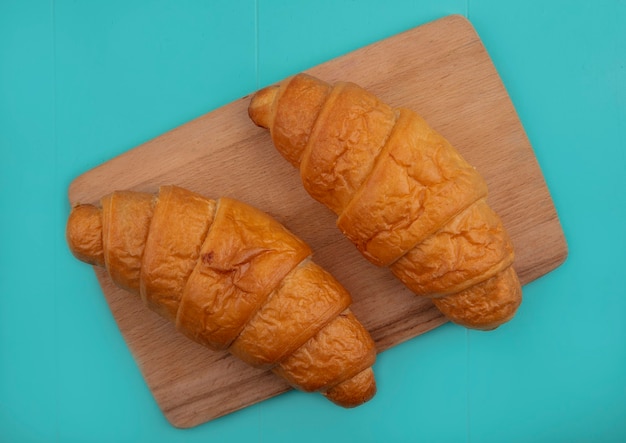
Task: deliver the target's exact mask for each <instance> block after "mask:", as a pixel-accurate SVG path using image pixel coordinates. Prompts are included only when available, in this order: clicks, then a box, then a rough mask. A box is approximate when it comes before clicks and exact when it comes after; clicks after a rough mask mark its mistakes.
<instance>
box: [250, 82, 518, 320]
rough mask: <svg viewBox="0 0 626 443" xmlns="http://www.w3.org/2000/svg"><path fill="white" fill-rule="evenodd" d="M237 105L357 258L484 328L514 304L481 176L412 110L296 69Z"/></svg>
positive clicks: (508, 258) (514, 287)
mask: <svg viewBox="0 0 626 443" xmlns="http://www.w3.org/2000/svg"><path fill="white" fill-rule="evenodd" d="M248 114H249V116H250V118H251V119H252V121H253V122H254V123H255V124H256V125H257V126H260V127H263V128H267V129H269V130H270V134H271V138H272V141H273V144H274V145H275V147H276V149H277V150H278V151H279V152H280V153H281V154H282V156H283V157H285V159H286V160H287V161H289V162H290V163H291V164H292V165H293V166H295V167H297V168H299V169H300V176H301V179H302V183H303V185H304V187H305V189H306V191H307V192H308V193H309V194H310V195H311V196H312V197H313V198H314V199H316V200H318V201H319V202H321V203H323V204H324V205H326V206H327V207H328V208H329V209H330V210H332V211H333V212H334V213H335V214H336V215H337V216H338V218H337V226H338V228H339V229H340V230H341V231H342V232H343V233H344V234H345V235H346V236H347V237H348V238H349V239H350V240H351V241H352V242H353V243H354V244H355V246H356V247H357V248H358V250H359V251H360V252H361V253H362V254H363V255H364V256H365V258H367V259H368V260H369V261H371V262H372V263H374V264H375V265H378V266H384V267H389V268H390V270H391V272H392V273H393V274H394V275H395V276H396V277H397V278H399V279H400V280H401V281H402V282H403V283H404V284H405V285H406V286H407V287H408V288H409V289H411V290H412V291H413V292H414V293H415V294H417V295H423V296H429V297H431V298H432V301H433V303H434V304H435V305H436V306H437V308H439V310H440V311H441V312H442V313H443V314H444V315H445V316H446V317H447V318H448V319H449V320H451V321H453V322H455V323H458V324H460V325H463V326H466V327H468V328H475V329H483V330H489V329H494V328H496V327H498V326H499V325H501V324H502V323H504V322H506V321H508V320H510V319H511V318H512V317H513V316H514V314H515V312H516V310H517V308H518V307H519V305H520V303H521V297H522V291H521V286H520V282H519V280H518V277H517V274H516V272H515V271H514V269H513V267H512V263H513V258H514V251H513V245H512V243H511V240H510V238H509V236H508V234H507V232H506V230H505V229H504V227H503V224H502V221H501V219H500V218H499V217H498V215H497V214H496V213H495V212H494V211H493V210H492V209H491V208H490V207H489V205H488V204H487V202H486V197H487V185H486V183H485V181H484V179H483V178H482V177H481V175H480V174H479V173H478V172H477V171H476V169H475V168H473V167H472V166H470V165H469V164H468V163H467V162H466V161H465V160H464V159H463V158H462V157H461V155H460V154H459V153H458V152H457V151H456V150H455V148H454V147H453V146H452V145H451V144H450V143H449V142H448V141H447V140H446V139H445V138H444V137H443V136H442V135H440V134H439V133H437V132H436V131H435V130H434V129H432V128H431V127H430V126H429V125H428V124H427V123H426V121H425V120H424V119H423V118H422V117H420V116H419V115H418V114H417V113H415V112H413V111H411V110H408V109H403V108H399V109H394V108H392V107H390V106H388V105H387V104H385V103H383V102H382V101H381V100H379V99H378V98H377V97H375V96H374V95H373V94H371V93H369V92H368V91H366V90H365V89H363V88H361V87H359V86H358V85H355V84H353V83H349V82H339V83H337V84H335V85H330V84H328V83H326V82H324V81H322V80H319V79H317V78H315V77H312V76H310V75H307V74H298V75H295V76H293V77H290V78H288V79H286V80H284V81H283V82H281V83H279V84H277V85H272V86H268V87H266V88H264V89H261V90H260V91H258V92H257V93H256V94H254V95H253V97H252V99H251V101H250V104H249V107H248Z"/></svg>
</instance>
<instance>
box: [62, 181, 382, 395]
mask: <svg viewBox="0 0 626 443" xmlns="http://www.w3.org/2000/svg"><path fill="white" fill-rule="evenodd" d="M66 237H67V242H68V245H69V248H70V250H71V251H72V253H73V254H74V256H75V257H76V258H78V259H79V260H81V261H83V262H86V263H90V264H93V265H96V266H101V267H104V268H106V270H107V271H108V274H109V275H110V276H111V278H112V280H113V281H114V282H115V283H116V284H117V285H118V286H119V287H121V288H124V289H126V290H127V291H129V292H131V293H134V294H136V295H139V296H140V297H141V299H142V300H143V302H144V303H145V304H146V305H147V306H148V307H149V308H150V309H152V310H153V311H155V312H156V313H158V314H160V315H161V316H163V317H165V318H166V319H168V320H170V321H172V322H174V323H175V325H176V328H177V330H178V331H180V332H182V333H183V334H185V335H186V336H188V337H189V338H190V339H192V340H194V341H196V342H198V343H201V344H203V345H205V346H207V347H208V348H210V349H214V350H228V351H229V352H230V353H232V354H233V355H235V356H236V357H238V358H240V359H241V360H243V361H245V362H246V363H248V364H250V365H252V366H254V367H259V368H267V369H268V370H269V369H271V370H272V371H273V372H274V373H275V374H277V375H278V376H280V377H283V378H284V379H285V380H286V381H287V382H288V383H289V384H290V385H291V386H292V387H294V388H296V389H300V390H302V391H306V392H321V393H322V394H323V395H324V396H325V397H326V398H328V399H329V400H331V401H332V402H334V403H336V404H338V405H340V406H343V407H354V406H358V405H360V404H362V403H364V402H366V401H368V400H369V399H371V398H372V397H373V396H374V394H375V392H376V382H375V379H374V375H373V371H372V368H371V366H372V365H373V364H374V361H375V358H376V350H375V345H374V342H373V340H372V338H371V336H370V335H369V333H368V332H367V331H366V329H365V328H364V327H363V326H362V325H361V323H360V322H359V321H358V320H357V318H356V317H355V315H354V314H353V313H352V312H351V310H350V308H349V306H350V304H351V297H350V295H349V294H348V292H347V291H346V290H345V289H344V288H343V287H342V286H341V285H340V284H339V282H338V281H337V280H336V279H335V278H333V276H332V275H331V274H330V273H328V272H326V271H325V270H324V269H322V268H321V267H320V266H318V265H316V264H315V263H314V262H313V261H312V260H311V257H310V256H311V250H310V248H309V246H307V244H305V243H304V242H303V241H302V240H300V239H299V238H298V237H296V236H295V235H293V234H292V233H291V232H289V231H288V230H287V229H286V228H285V227H284V226H283V225H281V224H280V223H278V222H277V221H276V220H274V219H273V218H271V217H270V216H269V215H267V214H265V213H263V212H261V211H260V210H258V209H255V208H253V207H251V206H248V205H246V204H244V203H242V202H239V201H237V200H233V199H230V198H220V199H218V200H217V201H215V200H211V199H208V198H205V197H203V196H200V195H198V194H196V193H194V192H191V191H189V190H186V189H183V188H180V187H177V186H162V187H160V188H159V192H158V194H157V195H153V194H148V193H141V192H133V191H117V192H113V193H112V194H109V195H107V196H105V197H104V198H102V199H101V201H100V206H95V205H89V204H79V205H77V206H75V207H73V208H72V210H71V212H70V215H69V218H68V221H67V226H66Z"/></svg>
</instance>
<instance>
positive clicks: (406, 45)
mask: <svg viewBox="0 0 626 443" xmlns="http://www.w3.org/2000/svg"><path fill="white" fill-rule="evenodd" d="M308 72H310V73H311V74H313V75H316V76H318V77H320V78H322V79H325V80H327V81H330V82H333V81H337V80H349V81H353V82H355V83H358V84H360V85H361V86H363V87H365V88H367V89H369V90H370V91H372V92H374V93H375V94H377V95H379V96H380V97H381V98H382V99H383V100H385V101H386V102H388V103H389V104H392V105H396V106H400V105H401V106H404V107H409V108H412V109H413V110H415V111H417V112H418V113H420V114H422V115H423V116H424V117H425V118H426V120H428V121H429V122H430V123H431V124H432V125H433V126H434V127H435V129H437V130H438V131H440V132H441V133H442V134H444V135H445V136H446V137H447V138H448V139H449V140H450V141H451V142H452V144H453V145H454V146H456V148H457V149H458V150H459V151H460V152H461V153H462V154H463V155H464V156H465V158H466V159H467V160H468V161H469V162H470V163H471V164H473V165H474V166H475V167H476V168H477V169H478V170H479V171H480V172H481V173H482V174H483V175H484V176H485V178H486V180H487V182H488V185H489V188H490V197H489V201H490V203H491V205H492V207H494V208H495V209H496V210H497V211H498V212H499V213H500V215H501V217H502V219H503V221H504V224H505V225H506V227H507V229H508V230H509V232H510V234H511V237H512V239H513V242H514V244H515V247H516V261H515V268H516V269H517V271H518V273H519V276H520V279H521V280H522V282H523V283H528V282H530V281H531V280H534V279H536V278H538V277H540V276H542V275H543V274H545V273H547V272H549V271H550V270H552V269H554V268H555V267H557V266H558V265H559V264H561V263H562V262H563V261H564V260H565V257H566V256H567V246H566V243H565V239H564V236H563V232H562V229H561V226H560V223H559V220H558V218H557V214H556V212H555V209H554V205H553V202H552V200H551V197H550V194H549V192H548V189H547V188H546V184H545V182H544V179H543V176H542V173H541V170H540V168H539V165H538V164H537V160H536V158H535V156H534V154H533V151H532V148H531V145H530V143H529V141H528V139H527V137H526V135H525V133H524V130H523V128H522V125H521V123H520V121H519V119H518V116H517V115H516V112H515V109H514V107H513V105H512V103H511V100H510V99H509V96H508V94H507V92H506V90H505V88H504V86H503V84H502V82H501V80H500V78H499V76H498V74H497V72H496V70H495V68H494V66H493V64H492V62H491V60H490V58H489V56H488V54H487V52H486V51H485V48H484V47H483V45H482V43H481V41H480V39H479V37H478V35H477V34H476V32H475V31H474V29H473V27H472V26H471V24H470V23H469V22H468V21H467V20H466V19H465V18H463V17H461V16H449V17H446V18H443V19H440V20H438V21H435V22H432V23H429V24H426V25H423V26H420V27H417V28H415V29H412V30H409V31H407V32H404V33H401V34H399V35H396V36H393V37H391V38H388V39H386V40H383V41H381V42H378V43H375V44H372V45H370V46H367V47H364V48H362V49H359V50H357V51H355V52H352V53H350V54H347V55H344V56H342V57H339V58H337V59H335V60H331V61H329V62H327V63H324V64H322V65H320V66H316V67H314V68H312V69H310V70H309V71H308ZM248 102H249V98H248V97H244V98H242V99H240V100H237V101H235V102H233V103H231V104H229V105H227V106H224V107H222V108H220V109H217V110H216V111H213V112H210V113H208V114H206V115H203V116H201V117H199V118H197V119H195V120H193V121H191V122H189V123H187V124H185V125H182V126H181V127H179V128H177V129H174V130H172V131H170V132H168V133H166V134H163V135H161V136H160V137H157V138H155V139H153V140H152V141H149V142H147V143H145V144H143V145H141V146H139V147H137V148H135V149H132V150H131V151H129V152H126V153H124V154H122V155H120V156H119V157H116V158H114V159H112V160H110V161H108V162H106V163H104V164H102V165H100V166H98V167H96V168H95V169H92V170H90V171H88V172H86V173H85V174H83V175H81V176H79V177H78V178H76V179H75V180H74V181H73V182H72V184H71V186H70V189H69V199H70V202H71V203H72V204H75V203H79V202H80V203H93V202H97V201H98V200H99V198H100V197H101V196H103V195H105V194H107V193H109V192H111V191H113V190H118V189H133V190H141V191H149V192H154V191H156V190H157V188H158V186H159V185H161V184H177V185H180V186H183V187H186V188H188V189H191V190H193V191H196V192H199V193H201V194H203V195H205V196H207V197H211V198H217V197H220V196H230V197H233V198H237V199H240V200H242V201H244V202H247V203H249V204H252V205H254V206H256V207H258V208H260V209H262V210H264V211H266V212H268V213H269V214H271V215H272V216H274V217H275V218H276V219H278V220H279V221H280V222H282V223H283V224H284V225H285V226H287V227H288V228H289V229H290V230H291V231H292V232H294V233H295V234H296V235H298V236H300V237H301V238H302V239H304V240H305V241H306V242H308V243H309V244H310V245H311V246H312V248H313V250H314V251H315V255H314V257H315V260H316V261H317V262H318V263H319V264H320V265H322V266H324V267H325V268H326V269H328V270H329V271H331V272H332V273H333V274H334V275H335V276H336V277H337V278H338V279H339V281H341V282H342V283H343V284H344V286H345V287H346V288H347V289H348V290H349V291H350V292H351V293H352V296H353V299H354V304H353V311H354V312H355V313H356V315H357V316H358V317H359V318H360V320H361V321H362V322H363V324H364V325H365V326H366V327H367V328H368V329H369V330H370V331H371V333H372V336H373V337H374V339H375V341H376V343H377V345H378V348H379V350H380V351H384V350H385V349H388V348H390V347H392V346H394V345H397V344H399V343H401V342H403V341H405V340H408V339H410V338H413V337H416V336H417V335H419V334H422V333H424V332H426V331H428V330H431V329H433V328H435V327H437V326H439V325H441V324H443V323H444V322H445V320H444V318H442V316H441V315H440V314H439V312H438V311H437V310H436V309H435V308H434V307H433V305H432V304H431V303H430V302H429V301H428V300H426V299H420V298H418V297H416V296H414V295H412V294H411V293H410V292H409V291H408V290H407V289H406V288H404V287H403V285H402V284H401V283H399V281H397V280H396V279H395V278H394V277H393V276H392V275H391V273H390V272H388V271H387V270H386V269H378V268H375V267H374V266H373V265H371V264H370V263H368V262H367V261H366V260H365V259H363V258H362V257H361V256H360V254H359V253H358V252H357V251H356V250H355V248H354V247H353V246H352V245H351V244H350V243H349V242H348V241H347V240H346V239H345V238H344V237H343V236H342V235H341V234H340V233H339V231H338V230H337V229H336V228H335V217H334V215H333V214H332V213H331V212H330V211H329V210H327V209H326V208H324V207H322V206H321V205H320V204H319V203H317V202H315V201H314V200H313V199H312V198H310V197H309V196H308V195H307V194H306V193H305V192H304V190H303V188H302V186H301V183H300V179H299V175H298V173H297V171H296V170H294V169H293V168H292V167H291V166H290V165H289V164H288V163H287V162H286V161H285V160H284V159H283V158H282V157H280V155H279V154H277V152H276V151H275V150H274V148H273V146H272V144H271V141H270V138H269V136H268V134H267V132H266V131H265V130H262V129H260V128H257V127H256V126H255V125H254V124H252V122H251V121H250V120H249V119H248V116H247V106H248ZM96 273H97V276H98V279H99V282H100V284H101V286H102V290H103V292H104V295H105V296H106V298H107V301H108V303H109V305H110V308H111V312H112V313H113V316H114V317H115V320H116V321H117V323H118V325H119V328H120V331H121V332H122V334H123V336H124V338H125V340H126V342H127V343H128V346H129V347H130V349H131V351H132V353H133V356H134V358H135V359H136V361H137V364H138V365H139V367H140V369H141V372H142V373H143V375H144V377H145V380H146V382H147V384H148V386H149V388H150V389H151V391H152V393H153V395H154V398H155V399H156V401H157V403H158V405H159V406H160V408H161V409H162V411H163V413H164V414H165V416H166V417H167V419H168V420H169V421H170V422H171V423H172V424H173V425H174V426H177V427H191V426H195V425H197V424H200V423H203V422H206V421H208V420H211V419H214V418H216V417H219V416H222V415H224V414H227V413H230V412H232V411H236V410H238V409H240V408H243V407H245V406H247V405H250V404H253V403H256V402H259V401H261V400H264V399H266V398H269V397H271V396H275V395H277V394H280V393H283V392H285V391H287V390H288V389H289V388H288V386H287V385H286V384H285V383H284V382H282V381H281V380H279V379H278V378H276V377H274V376H273V375H272V374H271V373H269V372H264V371H261V370H257V369H252V368H249V367H247V366H246V365H245V364H243V363H241V362H240V361H238V360H236V359H235V358H233V357H231V356H230V355H228V354H225V353H216V352H212V351H210V350H207V349H205V348H203V347H201V346H200V345H197V344H195V343H193V342H191V341H189V340H188V339H186V338H185V337H183V336H182V335H180V334H178V333H177V332H176V331H175V329H174V327H173V326H172V325H171V324H169V323H167V322H166V321H165V320H163V319H161V318H160V317H158V316H157V315H156V314H153V313H152V312H150V311H148V310H147V309H146V308H144V306H143V305H142V304H141V302H140V300H139V299H138V298H134V297H133V296H131V295H129V294H127V293H125V292H123V291H121V290H119V289H117V288H116V287H115V286H114V285H113V284H112V282H111V281H110V279H109V278H108V277H107V276H106V275H105V273H104V272H102V271H101V270H98V269H96ZM523 306H524V305H523V304H522V307H521V309H524V307H523ZM513 321H514V320H513ZM374 401H375V400H374Z"/></svg>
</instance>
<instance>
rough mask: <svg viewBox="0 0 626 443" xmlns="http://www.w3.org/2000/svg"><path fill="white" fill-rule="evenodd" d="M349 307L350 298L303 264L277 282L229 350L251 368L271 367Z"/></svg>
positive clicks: (317, 269)
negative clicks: (277, 284) (278, 283)
mask: <svg viewBox="0 0 626 443" xmlns="http://www.w3.org/2000/svg"><path fill="white" fill-rule="evenodd" d="M349 305H350V295H349V294H348V292H347V291H346V290H345V289H343V287H342V286H341V285H340V284H339V283H338V282H337V280H335V279H334V278H333V277H332V276H331V275H330V274H329V273H327V272H326V271H324V270H323V269H322V268H320V267H319V266H318V265H316V264H315V263H313V262H312V261H310V260H306V261H304V262H302V263H301V264H300V266H298V267H297V268H296V269H294V271H293V272H291V273H289V275H288V276H286V277H285V278H284V279H283V280H282V281H281V282H280V286H279V287H278V288H276V289H275V290H274V292H273V293H272V294H271V295H270V297H269V299H268V300H267V302H266V303H265V304H263V306H262V307H261V308H260V309H259V311H258V312H257V313H256V314H255V315H254V317H252V318H251V319H250V322H249V323H248V325H247V327H246V329H245V331H243V332H242V333H241V334H240V335H239V337H237V340H236V341H235V342H234V343H233V345H232V346H231V348H230V350H231V352H232V353H233V354H235V355H236V356H238V357H239V358H241V359H242V360H244V361H245V362H247V363H249V364H251V365H253V366H257V367H262V366H267V367H269V366H272V365H274V364H276V363H278V362H279V361H281V360H282V359H283V358H285V356H287V355H291V354H293V353H294V352H295V351H296V349H298V348H299V347H300V346H302V345H303V344H304V343H305V342H306V341H307V340H308V339H309V338H310V337H312V336H313V335H315V334H316V333H317V332H319V331H320V330H321V329H322V328H323V327H324V326H326V324H328V323H329V322H330V321H331V320H332V319H334V318H335V317H337V315H339V314H340V313H341V312H342V311H343V310H345V309H346V308H348V306H349Z"/></svg>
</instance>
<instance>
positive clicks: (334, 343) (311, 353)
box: [274, 309, 376, 392]
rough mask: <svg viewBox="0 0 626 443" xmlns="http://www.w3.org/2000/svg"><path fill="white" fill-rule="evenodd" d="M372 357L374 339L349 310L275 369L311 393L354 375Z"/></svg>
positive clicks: (370, 363)
mask: <svg viewBox="0 0 626 443" xmlns="http://www.w3.org/2000/svg"><path fill="white" fill-rule="evenodd" d="M375 359H376V347H375V345H374V341H373V340H372V339H371V337H370V335H369V333H368V332H367V331H366V330H365V328H364V327H363V325H361V323H359V321H358V320H357V319H356V317H355V316H354V314H353V313H352V312H351V311H350V310H349V309H348V310H346V311H344V312H343V313H342V314H341V315H339V316H337V317H335V318H334V319H333V320H332V321H331V322H330V323H329V324H328V325H326V327H325V328H324V329H322V330H321V331H319V332H318V333H317V334H316V335H314V336H313V337H312V338H311V339H310V340H308V341H307V342H306V343H305V344H304V345H302V346H301V347H300V348H299V349H297V350H296V351H295V352H294V353H293V354H291V355H290V356H289V357H287V358H286V359H284V360H283V361H282V362H280V364H278V366H276V367H275V368H274V372H275V373H276V374H279V375H280V376H282V377H283V378H284V379H285V380H287V382H289V383H290V384H291V385H292V386H297V387H299V389H302V390H303V391H306V392H313V391H319V390H327V389H328V388H329V387H333V386H336V385H337V384H339V383H341V382H343V381H346V380H348V379H350V378H352V377H354V376H356V375H357V374H359V372H361V371H362V370H364V369H366V368H369V367H371V366H372V365H373V364H374V360H375ZM347 362H356V364H347Z"/></svg>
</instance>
